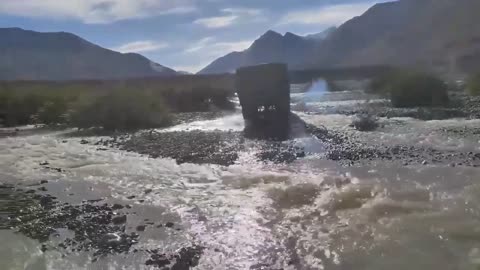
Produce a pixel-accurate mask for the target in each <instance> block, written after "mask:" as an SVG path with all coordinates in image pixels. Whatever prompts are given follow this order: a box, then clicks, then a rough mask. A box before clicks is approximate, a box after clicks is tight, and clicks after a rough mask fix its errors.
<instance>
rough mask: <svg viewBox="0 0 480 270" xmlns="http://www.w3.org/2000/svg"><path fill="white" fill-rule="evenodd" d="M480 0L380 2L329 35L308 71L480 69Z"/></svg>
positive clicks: (445, 71) (457, 71)
mask: <svg viewBox="0 0 480 270" xmlns="http://www.w3.org/2000/svg"><path fill="white" fill-rule="evenodd" d="M478 10H480V1H478V0H454V1H453V0H399V1H396V2H388V3H381V4H377V5H375V6H373V7H372V8H370V9H369V10H368V11H367V12H366V13H364V14H363V15H362V16H359V17H356V18H353V19H352V20H350V21H348V22H346V23H345V24H343V25H342V26H340V27H339V28H338V29H337V30H336V31H334V32H333V33H332V34H330V35H329V37H328V38H326V39H325V40H324V41H323V42H321V43H320V46H318V47H317V49H316V51H315V53H314V54H313V55H312V57H311V58H310V59H311V60H310V61H307V63H306V65H305V66H306V67H332V66H337V67H338V66H364V65H383V64H387V65H393V66H407V67H415V68H422V69H427V70H431V71H435V72H438V73H442V74H448V75H455V74H457V75H458V74H464V73H470V72H474V71H476V70H480V17H479V16H478Z"/></svg>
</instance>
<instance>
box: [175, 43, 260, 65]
mask: <svg viewBox="0 0 480 270" xmlns="http://www.w3.org/2000/svg"><path fill="white" fill-rule="evenodd" d="M250 45H252V41H249V40H248V41H247V40H240V41H217V40H216V39H215V38H213V37H206V38H203V39H201V40H199V41H197V42H195V43H193V44H191V45H190V46H188V47H186V48H185V49H184V51H183V54H185V55H188V58H189V59H194V60H195V62H199V63H201V64H198V65H197V64H194V65H190V66H177V67H175V68H176V70H185V71H189V72H193V73H195V72H197V71H199V70H201V69H202V68H204V67H206V66H207V65H208V64H210V63H211V62H212V61H213V60H215V59H217V58H219V57H221V56H224V55H226V54H227V53H231V52H234V51H243V50H245V49H247V48H248V47H250Z"/></svg>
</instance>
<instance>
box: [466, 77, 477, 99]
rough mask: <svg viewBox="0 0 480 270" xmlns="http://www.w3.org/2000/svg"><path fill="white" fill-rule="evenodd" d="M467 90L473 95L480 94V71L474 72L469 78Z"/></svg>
mask: <svg viewBox="0 0 480 270" xmlns="http://www.w3.org/2000/svg"><path fill="white" fill-rule="evenodd" d="M467 90H468V92H469V94H470V95H472V96H480V73H477V74H474V75H472V76H471V77H470V78H469V79H468V82H467Z"/></svg>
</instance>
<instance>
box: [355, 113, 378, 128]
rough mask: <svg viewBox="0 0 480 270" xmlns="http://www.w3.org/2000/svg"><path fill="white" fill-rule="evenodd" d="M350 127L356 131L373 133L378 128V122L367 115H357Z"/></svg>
mask: <svg viewBox="0 0 480 270" xmlns="http://www.w3.org/2000/svg"><path fill="white" fill-rule="evenodd" d="M352 126H353V127H354V128H355V129H356V130H358V131H373V130H375V129H377V128H378V126H379V124H378V120H377V119H376V118H375V117H374V116H372V115H369V114H361V115H357V116H356V117H355V118H354V119H353V121H352Z"/></svg>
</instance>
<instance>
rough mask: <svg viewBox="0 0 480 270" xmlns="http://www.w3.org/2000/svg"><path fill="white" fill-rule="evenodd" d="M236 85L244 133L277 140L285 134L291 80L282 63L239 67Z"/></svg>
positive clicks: (287, 122) (285, 137) (283, 138)
mask: <svg viewBox="0 0 480 270" xmlns="http://www.w3.org/2000/svg"><path fill="white" fill-rule="evenodd" d="M236 89H237V93H238V97H239V99H240V105H241V106H242V113H243V118H244V119H245V134H246V136H247V137H254V138H262V139H278V140H285V139H287V138H288V135H289V118H290V82H289V79H288V70H287V66H286V65H285V64H264V65H258V66H250V67H243V68H240V69H238V70H237V74H236Z"/></svg>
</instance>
